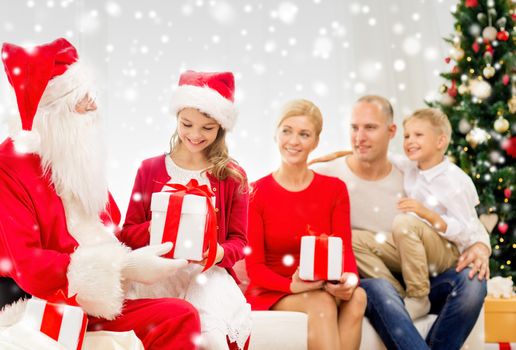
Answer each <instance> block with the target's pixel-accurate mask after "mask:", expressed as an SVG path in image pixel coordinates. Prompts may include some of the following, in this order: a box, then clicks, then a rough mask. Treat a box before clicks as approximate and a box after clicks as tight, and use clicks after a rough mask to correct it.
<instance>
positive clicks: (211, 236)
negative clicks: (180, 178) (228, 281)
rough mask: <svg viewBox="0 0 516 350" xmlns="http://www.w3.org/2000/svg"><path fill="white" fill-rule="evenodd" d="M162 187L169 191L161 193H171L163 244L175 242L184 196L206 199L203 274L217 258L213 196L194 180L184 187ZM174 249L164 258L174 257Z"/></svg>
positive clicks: (209, 190) (205, 187)
mask: <svg viewBox="0 0 516 350" xmlns="http://www.w3.org/2000/svg"><path fill="white" fill-rule="evenodd" d="M164 186H167V187H169V188H170V189H169V190H166V191H163V192H170V193H173V195H172V196H170V198H169V201H168V209H167V218H166V220H165V228H164V231H163V241H164V242H168V241H171V242H176V240H177V231H178V228H179V219H180V218H181V215H178V213H181V208H182V207H183V199H184V196H185V195H187V194H192V195H197V196H201V197H205V198H206V206H207V208H208V215H207V217H206V225H205V230H204V232H205V237H206V239H205V240H204V243H203V251H206V250H208V258H207V261H206V265H205V266H204V268H203V270H202V271H203V272H204V271H206V270H207V269H209V268H210V267H212V266H213V265H214V264H215V259H216V258H217V215H216V213H215V208H214V207H213V203H212V202H211V199H210V198H211V197H213V196H214V194H213V192H212V191H211V189H210V188H209V187H208V186H207V185H199V182H198V181H197V180H195V179H191V180H190V181H189V182H188V183H187V184H186V185H181V184H174V183H168V184H164ZM175 248H176V245H175V244H174V246H173V247H172V250H171V251H170V252H169V253H167V254H165V255H164V256H165V257H170V258H172V257H173V256H174V252H175Z"/></svg>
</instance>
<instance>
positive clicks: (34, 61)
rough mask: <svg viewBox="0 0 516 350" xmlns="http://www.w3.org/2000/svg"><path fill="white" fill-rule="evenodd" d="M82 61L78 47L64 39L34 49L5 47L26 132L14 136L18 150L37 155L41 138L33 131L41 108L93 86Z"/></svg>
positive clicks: (23, 130) (9, 73)
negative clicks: (78, 89) (80, 61)
mask: <svg viewBox="0 0 516 350" xmlns="http://www.w3.org/2000/svg"><path fill="white" fill-rule="evenodd" d="M78 59H79V56H78V55H77V50H76V49H75V47H73V45H72V44H70V43H69V42H68V41H67V40H66V39H63V38H59V39H57V40H54V41H53V42H51V43H48V44H43V45H40V46H35V47H30V48H23V47H20V46H17V45H14V44H10V43H4V44H3V45H2V61H3V63H4V68H5V72H6V74H7V78H8V79H9V83H11V85H12V87H13V89H14V92H15V94H16V100H17V103H18V111H19V113H20V118H21V125H22V131H21V132H19V133H18V134H17V135H13V136H12V138H13V139H14V142H15V145H16V146H17V149H18V150H20V151H23V152H36V151H37V150H38V148H39V142H40V138H39V134H38V133H37V131H35V130H32V126H33V123H34V119H35V116H36V112H37V111H38V108H45V107H48V106H50V105H52V104H54V103H56V102H58V100H59V99H60V98H62V97H65V96H67V95H69V94H70V93H71V92H73V91H74V90H75V89H77V88H78V87H79V86H82V85H85V84H87V83H89V82H90V78H89V77H90V73H89V72H88V70H87V69H85V67H83V66H82V65H81V64H79V62H78ZM18 146H19V147H18Z"/></svg>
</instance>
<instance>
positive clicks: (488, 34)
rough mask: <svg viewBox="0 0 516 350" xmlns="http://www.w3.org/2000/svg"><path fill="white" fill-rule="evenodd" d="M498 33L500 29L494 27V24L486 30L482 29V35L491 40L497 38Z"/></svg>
mask: <svg viewBox="0 0 516 350" xmlns="http://www.w3.org/2000/svg"><path fill="white" fill-rule="evenodd" d="M496 34H498V31H497V30H496V28H495V27H492V26H489V27H485V28H484V30H483V31H482V37H483V38H484V39H487V40H489V41H493V40H495V39H496Z"/></svg>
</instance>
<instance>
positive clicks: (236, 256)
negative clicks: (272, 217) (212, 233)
mask: <svg viewBox="0 0 516 350" xmlns="http://www.w3.org/2000/svg"><path fill="white" fill-rule="evenodd" d="M241 171H242V173H243V170H241ZM243 175H244V176H245V173H243ZM227 181H228V183H227V185H230V184H231V187H232V191H226V193H228V192H231V193H230V195H231V206H230V208H231V209H228V207H227V206H226V213H225V215H226V217H228V218H229V219H228V220H226V222H227V228H226V240H225V241H224V242H223V243H221V246H222V248H224V257H223V258H222V260H221V261H220V262H219V263H218V264H217V265H218V266H220V267H224V268H229V267H233V265H235V263H236V262H237V261H239V260H242V259H243V258H244V248H245V246H246V245H247V223H248V211H249V191H248V189H247V187H248V186H247V182H246V183H245V185H244V186H243V187H244V188H243V189H242V190H240V189H239V187H240V183H239V182H238V181H236V180H234V179H230V180H227ZM246 181H247V180H246ZM224 200H226V201H227V198H225V199H224Z"/></svg>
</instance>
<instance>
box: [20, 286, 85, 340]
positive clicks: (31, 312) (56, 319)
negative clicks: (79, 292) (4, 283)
mask: <svg viewBox="0 0 516 350" xmlns="http://www.w3.org/2000/svg"><path fill="white" fill-rule="evenodd" d="M21 322H23V323H24V324H25V325H27V326H28V327H30V328H32V329H35V330H38V331H40V332H42V333H44V334H46V335H47V336H49V337H50V338H52V339H54V340H55V341H57V342H58V343H59V344H61V345H62V346H63V347H64V348H65V349H66V350H80V349H81V348H82V342H83V340H84V335H85V334H86V326H87V324H88V317H87V316H86V314H85V313H84V311H83V310H82V308H81V307H80V306H79V304H77V302H76V301H75V297H72V298H66V297H65V295H64V293H63V292H62V291H60V292H59V294H57V295H56V296H55V297H54V298H51V299H49V300H42V299H38V298H35V297H33V298H32V299H29V300H28V301H27V307H26V309H25V313H24V315H23V318H22V320H21Z"/></svg>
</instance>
